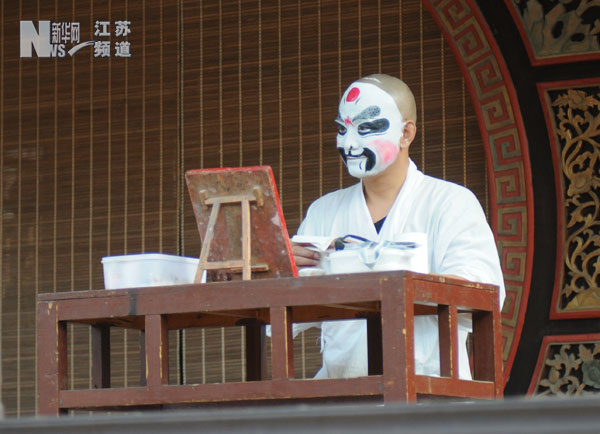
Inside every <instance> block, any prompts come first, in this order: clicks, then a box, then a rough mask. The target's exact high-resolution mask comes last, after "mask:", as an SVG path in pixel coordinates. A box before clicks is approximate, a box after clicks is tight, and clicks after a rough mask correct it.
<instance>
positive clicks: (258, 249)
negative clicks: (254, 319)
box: [186, 166, 297, 283]
mask: <svg viewBox="0 0 600 434" xmlns="http://www.w3.org/2000/svg"><path fill="white" fill-rule="evenodd" d="M186 181H187V184H188V190H189V193H190V197H191V200H192V205H193V208H194V214H195V217H196V222H197V224H198V232H199V233H200V236H201V237H202V248H201V250H200V261H199V263H198V270H197V272H196V277H195V283H200V281H201V278H202V274H203V273H204V271H205V270H225V271H228V272H230V273H239V272H240V271H241V273H242V280H251V279H252V278H253V272H254V273H255V275H254V278H272V277H288V276H295V275H297V272H296V267H295V264H294V262H293V259H292V251H291V245H290V241H289V237H288V233H287V228H286V226H285V220H284V218H283V212H282V210H281V205H280V203H279V196H278V194H277V189H276V186H275V179H274V178H273V172H272V170H271V168H270V167H268V166H257V167H240V168H225V169H200V170H190V171H187V172H186ZM209 207H211V211H210V213H209V212H208V209H209ZM238 239H239V240H241V243H238V242H237V240H238ZM239 258H241V259H239ZM253 261H254V263H253ZM258 272H260V273H258Z"/></svg>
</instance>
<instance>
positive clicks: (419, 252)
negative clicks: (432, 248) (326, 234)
mask: <svg viewBox="0 0 600 434" xmlns="http://www.w3.org/2000/svg"><path fill="white" fill-rule="evenodd" d="M402 238H404V239H402V241H401V242H396V243H385V242H384V243H373V244H371V245H370V246H368V245H366V244H354V245H353V244H350V245H348V246H347V247H346V248H345V249H343V250H327V251H326V252H324V254H322V256H321V258H322V260H321V262H322V263H321V267H322V268H323V269H324V270H325V272H326V274H345V273H363V272H368V271H396V270H408V271H416V272H418V273H429V263H428V258H427V236H426V234H422V233H410V234H406V236H405V237H402ZM407 246H410V247H407Z"/></svg>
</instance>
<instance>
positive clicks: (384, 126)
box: [358, 119, 390, 136]
mask: <svg viewBox="0 0 600 434" xmlns="http://www.w3.org/2000/svg"><path fill="white" fill-rule="evenodd" d="M389 128H390V121H388V120H387V119H377V120H374V121H369V122H362V123H361V124H359V125H358V134H360V135H361V136H365V135H367V134H381V133H384V132H386V131H387V130H388V129H389Z"/></svg>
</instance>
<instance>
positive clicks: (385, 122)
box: [293, 74, 505, 379]
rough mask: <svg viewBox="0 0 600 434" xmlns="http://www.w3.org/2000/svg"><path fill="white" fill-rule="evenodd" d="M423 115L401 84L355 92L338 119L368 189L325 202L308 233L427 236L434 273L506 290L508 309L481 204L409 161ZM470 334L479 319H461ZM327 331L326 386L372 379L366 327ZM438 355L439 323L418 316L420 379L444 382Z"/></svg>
mask: <svg viewBox="0 0 600 434" xmlns="http://www.w3.org/2000/svg"><path fill="white" fill-rule="evenodd" d="M416 113H417V111H416V104H415V99H414V96H413V94H412V92H411V90H410V89H409V88H408V86H407V85H406V84H405V83H404V82H403V81H401V80H399V79H397V78H394V77H391V76H388V75H383V74H376V75H370V76H367V77H364V78H361V79H359V80H357V81H355V82H354V83H352V84H351V85H350V86H349V87H348V89H347V90H346V91H345V92H344V94H343V96H342V98H341V100H340V103H339V110H338V116H337V118H336V119H335V122H336V124H337V127H338V134H337V140H336V142H337V149H338V151H339V152H340V154H341V156H342V159H343V160H344V163H345V164H346V167H347V169H348V172H349V173H350V175H352V176H354V177H356V178H359V179H360V182H358V183H357V184H355V185H353V186H351V187H348V188H345V189H342V190H338V191H334V192H332V193H329V194H327V195H325V196H323V197H321V198H319V199H317V200H316V201H315V202H314V203H313V204H312V205H311V206H310V207H309V209H308V211H307V214H306V218H305V219H304V221H303V222H302V224H301V225H300V228H299V229H298V234H300V235H316V236H335V237H342V236H345V235H347V234H353V235H358V236H362V237H364V238H367V239H369V240H372V241H386V240H387V241H397V240H399V239H400V238H401V237H402V236H404V235H405V234H407V233H420V234H425V235H424V238H426V239H427V248H428V254H427V256H428V268H429V272H430V273H436V274H443V275H448V276H454V277H459V278H463V279H467V280H471V281H475V282H483V283H492V284H495V285H498V286H499V287H500V291H499V292H500V300H499V303H500V306H502V302H503V301H504V296H505V290H504V281H503V277H502V270H501V268H500V261H499V258H498V251H497V249H496V244H495V241H494V237H493V234H492V231H491V230H490V227H489V225H488V223H487V221H486V218H485V214H484V212H483V210H482V208H481V205H480V204H479V202H478V200H477V198H476V197H475V195H474V194H473V193H471V191H469V190H468V189H466V188H465V187H462V186H459V185H457V184H453V183H450V182H447V181H443V180H440V179H436V178H432V177H430V176H427V175H424V174H423V173H422V172H420V171H419V170H418V169H417V167H416V165H415V164H414V163H413V162H412V160H410V158H409V154H408V151H409V147H410V144H411V143H412V141H413V139H414V138H415V134H416V131H417V127H416V121H417V116H416ZM293 252H294V258H295V260H296V264H297V265H298V266H301V267H306V266H314V265H317V264H318V261H319V255H318V253H316V252H314V251H312V250H308V249H306V248H305V247H303V246H300V245H294V246H293ZM470 328H471V324H470V319H468V318H460V319H459V338H460V339H461V341H466V336H467V333H468V332H469V331H470ZM301 329H302V327H297V328H296V329H295V331H296V332H299V331H300V330H301ZM321 329H322V350H323V367H322V368H321V370H320V371H319V372H318V373H317V376H316V378H341V377H355V376H362V375H367V372H368V371H367V338H366V324H365V322H364V321H362V320H349V321H335V322H333V321H332V322H325V323H322V324H321ZM438 348H439V344H438V333H437V320H436V319H435V317H428V316H419V317H416V318H415V362H416V370H417V373H418V374H423V375H439V352H438ZM459 376H460V377H461V378H467V379H469V378H471V373H470V368H469V363H468V357H467V351H466V346H465V345H461V348H460V351H459Z"/></svg>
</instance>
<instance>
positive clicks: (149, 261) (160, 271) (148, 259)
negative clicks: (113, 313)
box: [102, 253, 199, 289]
mask: <svg viewBox="0 0 600 434" xmlns="http://www.w3.org/2000/svg"><path fill="white" fill-rule="evenodd" d="M198 261H199V260H198V258H187V257H184V256H176V255H165V254H162V253H144V254H138V255H122V256H106V257H104V258H102V267H103V270H104V286H105V287H106V289H123V288H140V287H145V286H165V285H182V284H186V283H193V282H194V277H195V276H196V270H197V268H198Z"/></svg>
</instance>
